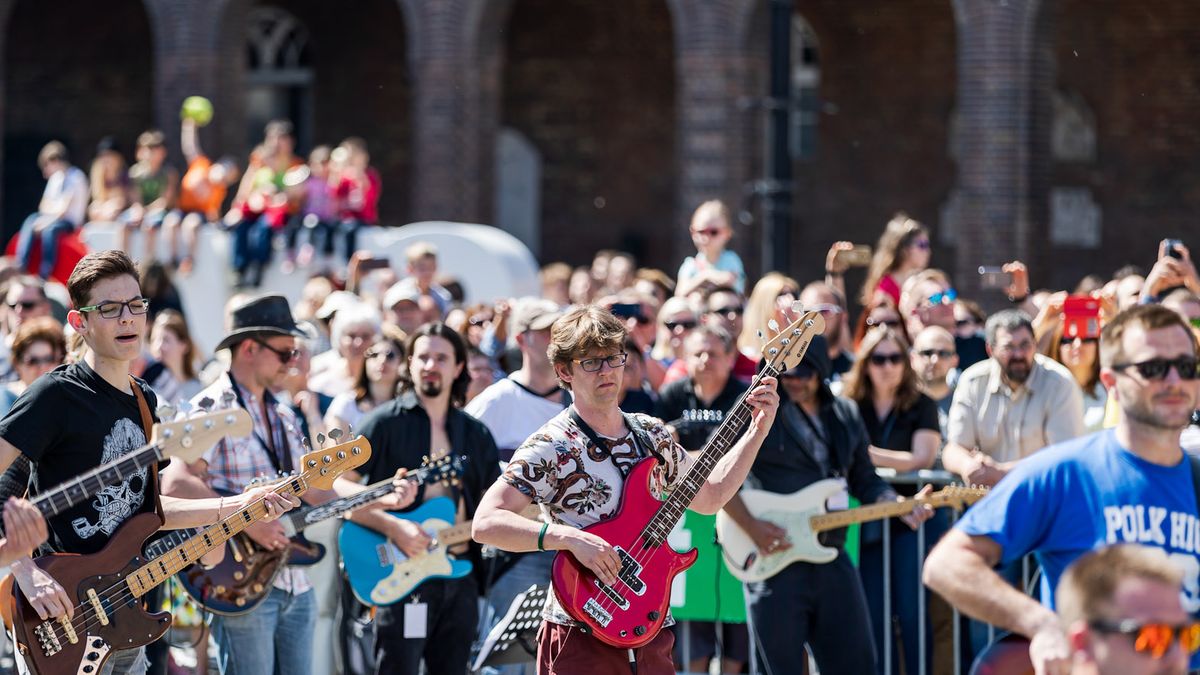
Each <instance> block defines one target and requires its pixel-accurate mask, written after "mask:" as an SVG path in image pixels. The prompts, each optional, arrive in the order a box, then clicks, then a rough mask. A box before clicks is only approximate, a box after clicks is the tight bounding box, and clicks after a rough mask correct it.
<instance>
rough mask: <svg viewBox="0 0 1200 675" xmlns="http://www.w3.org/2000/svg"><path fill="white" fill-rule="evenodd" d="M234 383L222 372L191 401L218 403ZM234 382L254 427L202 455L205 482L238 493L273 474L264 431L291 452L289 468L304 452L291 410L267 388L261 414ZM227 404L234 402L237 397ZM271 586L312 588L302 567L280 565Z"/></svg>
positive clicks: (294, 589)
mask: <svg viewBox="0 0 1200 675" xmlns="http://www.w3.org/2000/svg"><path fill="white" fill-rule="evenodd" d="M234 386H235V385H234V382H233V381H232V379H230V377H229V373H228V372H226V373H223V374H222V375H221V376H220V377H218V378H217V380H216V381H215V382H213V383H212V384H211V385H209V386H208V387H207V388H205V389H204V391H202V392H200V393H199V394H196V396H195V398H193V399H192V403H193V404H195V403H198V402H199V401H201V400H202V399H204V398H206V397H207V398H210V399H212V400H213V401H216V405H217V406H218V407H220V406H222V405H223V403H222V401H223V400H224V397H225V396H226V393H227V392H228V393H229V394H233V393H234V389H233V387H234ZM236 386H237V389H238V393H239V394H240V397H241V400H242V401H244V402H245V404H246V406H247V412H249V413H250V419H251V420H252V421H253V423H254V431H253V432H252V433H251V434H250V435H248V436H242V437H233V436H227V437H226V438H224V439H222V440H221V441H220V442H218V443H217V444H216V445H214V446H213V447H211V448H209V449H208V451H206V452H205V453H204V455H203V457H204V461H206V462H208V485H209V487H211V488H212V489H213V490H216V491H217V492H220V493H222V494H239V493H241V492H243V491H244V490H245V489H246V485H247V484H248V483H250V481H252V480H254V479H255V478H260V477H268V478H270V477H273V476H275V474H276V470H275V465H274V464H272V463H271V458H270V456H269V455H268V454H267V453H268V452H270V450H269V449H268V448H267V447H265V446H264V443H263V439H266V438H267V436H268V434H272V436H273V437H272V438H271V443H272V444H273V445H274V446H275V447H276V448H287V449H288V450H289V451H290V452H291V456H292V467H293V468H296V467H299V466H300V457H301V456H302V455H303V454H304V446H303V436H302V435H301V431H300V425H299V424H298V423H297V421H296V416H295V414H294V413H293V412H292V411H291V410H290V409H289V408H288V407H287V406H286V405H284V404H282V403H280V402H279V401H277V400H276V398H275V397H274V396H272V395H271V392H265V394H264V398H265V399H266V403H267V406H266V408H267V417H264V416H263V406H262V401H261V399H260V398H259V397H258V396H255V395H254V394H252V393H250V391H248V390H247V389H246V388H245V387H242V386H241V385H240V384H238V385H236ZM230 405H231V406H237V397H234V399H233V401H232V402H231V403H230ZM268 419H269V423H268ZM281 468H282V467H281ZM275 587H276V588H279V589H282V590H285V591H288V592H290V593H293V594H296V595H299V594H300V593H303V592H305V591H307V590H308V589H310V588H312V584H311V583H309V580H308V575H306V574H305V573H304V570H302V569H298V568H295V567H284V568H283V571H282V572H280V573H279V575H278V576H276V577H275Z"/></svg>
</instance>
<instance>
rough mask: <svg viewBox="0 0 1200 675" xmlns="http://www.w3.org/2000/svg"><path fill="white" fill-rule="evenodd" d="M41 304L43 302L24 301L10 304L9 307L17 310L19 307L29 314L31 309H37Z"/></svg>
mask: <svg viewBox="0 0 1200 675" xmlns="http://www.w3.org/2000/svg"><path fill="white" fill-rule="evenodd" d="M41 304H42V302H41V301H40V300H22V301H20V302H10V303H8V307H9V309H17V308H18V307H19V308H21V309H23V310H25V311H26V312H28V311H29V310H31V309H37V307H38V305H41Z"/></svg>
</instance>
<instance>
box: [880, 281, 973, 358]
mask: <svg viewBox="0 0 1200 675" xmlns="http://www.w3.org/2000/svg"><path fill="white" fill-rule="evenodd" d="M956 300H958V291H956V290H954V288H953V287H952V286H951V285H950V277H948V276H946V273H945V272H943V271H941V270H937V269H928V270H922V271H920V272H918V273H916V274H914V275H913V276H911V277H909V278H908V280H907V281H905V282H904V289H903V290H902V291H901V293H900V306H899V307H897V311H899V312H900V317H901V319H902V320H903V321H904V328H905V329H906V330H907V331H908V336H909V338H913V337H915V336H916V335H917V334H919V333H920V332H921V331H922V330H924V329H925V327H926V326H941V327H942V328H945V329H946V330H948V331H950V332H951V333H953V332H954V329H955V328H956V325H955V321H954V302H955V301H956ZM954 351H955V352H956V353H957V354H958V358H959V367H960V368H962V369H964V370H965V369H967V368H970V367H971V366H973V365H974V364H976V363H979V362H980V361H984V360H986V359H987V357H988V354H987V349H986V347H985V345H984V341H983V340H982V339H981V338H980V337H979V336H978V335H972V336H970V337H961V336H955V338H954Z"/></svg>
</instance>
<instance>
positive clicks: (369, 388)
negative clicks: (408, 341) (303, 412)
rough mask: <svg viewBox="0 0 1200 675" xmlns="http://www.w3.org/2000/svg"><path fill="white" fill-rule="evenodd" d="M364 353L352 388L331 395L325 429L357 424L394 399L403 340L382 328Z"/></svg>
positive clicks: (402, 355) (402, 358) (401, 359)
mask: <svg viewBox="0 0 1200 675" xmlns="http://www.w3.org/2000/svg"><path fill="white" fill-rule="evenodd" d="M397 332H398V331H397ZM363 356H364V359H365V360H364V363H363V368H362V370H361V371H359V374H358V379H357V380H356V381H355V383H354V388H353V389H351V390H350V391H344V392H342V393H340V394H338V395H337V396H334V397H333V402H332V403H330V404H329V410H328V411H326V412H325V428H326V429H348V428H350V427H351V426H357V425H358V422H359V420H361V419H362V418H363V416H364V415H366V414H367V413H369V412H371V411H372V410H374V409H375V408H376V407H377V406H379V405H380V404H381V403H385V402H387V401H390V400H392V399H393V398H395V396H396V391H397V389H398V388H399V385H400V377H401V375H402V373H401V368H402V366H403V364H404V343H403V341H402V338H401V337H400V335H397V334H394V333H393V332H392V331H391V330H388V329H386V328H385V329H384V336H383V337H380V338H379V339H377V340H375V342H374V343H373V344H372V345H371V346H370V347H368V348H367V351H366V352H365V353H364V354H363Z"/></svg>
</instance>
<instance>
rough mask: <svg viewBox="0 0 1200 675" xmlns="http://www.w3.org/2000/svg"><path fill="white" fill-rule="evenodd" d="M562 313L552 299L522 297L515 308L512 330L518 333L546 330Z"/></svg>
mask: <svg viewBox="0 0 1200 675" xmlns="http://www.w3.org/2000/svg"><path fill="white" fill-rule="evenodd" d="M562 315H563V313H562V310H561V309H560V308H559V306H558V305H556V304H554V303H553V302H552V301H550V300H546V299H544V298H522V299H520V300H518V301H517V306H516V307H514V308H513V315H512V332H513V334H518V333H524V332H525V331H527V330H545V329H547V328H549V327H550V326H551V325H553V324H554V322H555V321H556V320H557V319H558V317H560V316H562Z"/></svg>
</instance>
